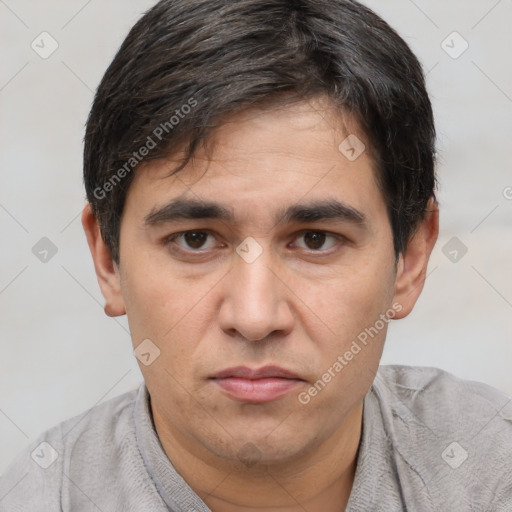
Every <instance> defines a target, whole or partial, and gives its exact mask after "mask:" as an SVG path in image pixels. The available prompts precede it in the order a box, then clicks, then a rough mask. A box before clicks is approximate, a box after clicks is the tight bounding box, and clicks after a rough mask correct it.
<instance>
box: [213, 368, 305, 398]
mask: <svg viewBox="0 0 512 512" xmlns="http://www.w3.org/2000/svg"><path fill="white" fill-rule="evenodd" d="M210 380H211V381H213V382H214V383H215V384H216V385H217V386H219V388H220V389H221V390H222V391H223V392H224V393H225V394H226V395H228V396H229V397H230V398H232V399H234V400H237V401H239V402H248V403H264V402H272V401H274V400H278V399H279V398H282V397H283V396H285V395H287V394H288V393H290V392H291V391H293V390H294V389H295V388H296V387H297V386H299V385H300V384H301V383H304V380H303V379H301V378H300V377H299V376H298V375H296V374H295V373H293V372H291V371H289V370H286V369H284V368H280V367H279V366H264V367H261V368H255V369H252V368H247V367H245V366H237V367H234V368H227V369H226V370H223V371H221V372H219V373H217V374H216V375H214V376H213V377H211V378H210Z"/></svg>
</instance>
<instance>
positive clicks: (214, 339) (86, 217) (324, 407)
mask: <svg viewBox="0 0 512 512" xmlns="http://www.w3.org/2000/svg"><path fill="white" fill-rule="evenodd" d="M434 139H435V132H434V125H433V116H432V110H431V105H430V101H429V99H428V95H427V93H426V91H425V85H424V79H423V75H422V71H421V67H420V65H419V63H418V61H417V59H416V58H415V57H414V55H413V54H412V53H411V51H410V50H409V48H408V47H407V45H406V44H405V43H404V41H403V40H402V39H400V37H399V36H398V35H397V34H396V33H395V32H394V31H393V30H392V29H391V28H390V27H389V26H388V25H387V24H386V23H385V22H384V21H382V20H381V19H380V18H379V17H377V16H376V15H375V14H374V13H373V12H371V11H370V10H368V9H367V8H365V7H363V6H362V5H360V4H358V3H356V2H354V1H348V0H329V1H327V0H325V1H324V0H315V1H312V0H311V1H309V0H308V1H295V2H292V1H285V0H269V1H267V2H262V1H261V0H240V1H239V0H235V1H233V0H231V1H229V2H228V1H221V0H208V1H206V0H187V1H185V0H164V1H161V2H159V3H158V4H157V5H156V6H155V7H154V8H153V9H151V10H150V11H149V12H148V13H147V14H146V15H145V16H144V17H143V18H142V19H141V20H140V21H139V22H138V23H137V24H136V25H135V26H134V28H133V29H132V31H131V32H130V34H129V35H128V37H127V38H126V40H125V41H124V43H123V45H122V46H121V48H120V50H119V52H118V54H117V55H116V57H115V59H114V61H113V62H112V64H111V65H110V67H109V69H108V70H107V72H106V74H105V76H104V78H103V80H102V82H101V84H100V86H99V88H98V91H97V94H96V97H95V100H94V104H93V106H92V110H91V114H90V116H89V119H88V123H87V132H86V137H85V151H84V179H85V185H86V190H87V197H88V201H89V204H88V205H87V207H86V208H85V209H84V212H83V216H82V222H83V226H84V229H85V233H86V236H87V240H88V242H89V247H90V249H91V253H92V257H93V259H94V264H95V269H96V273H97V276H98V281H99V285H100V287H101V291H102V293H103V296H104V298H105V312H106V313H107V314H108V315H110V316H118V315H123V314H125V313H126V314H127V316H128V320H129V324H130V331H131V335H132V340H133V346H134V350H135V355H136V356H137V358H138V360H139V362H140V367H141V370H142V373H143V375H144V381H145V383H144V384H143V385H142V386H141V387H140V389H139V390H138V391H137V392H133V393H127V394H125V395H123V396H120V397H118V398H115V399H113V400H110V401H109V402H106V403H104V404H102V405H100V406H97V407H95V408H94V409H92V410H90V411H88V412H86V413H84V414H83V415H82V416H80V417H78V418H74V419H72V420H69V421H67V422H64V423H63V424H61V425H59V426H57V427H55V428H54V429H52V430H50V431H48V432H46V433H45V434H43V436H42V437H41V438H40V439H39V440H38V441H37V442H36V443H35V444H34V445H33V446H31V447H30V448H29V450H28V451H27V452H26V453H24V454H22V455H21V456H20V458H19V459H18V460H17V461H16V462H15V463H14V464H13V466H12V467H11V468H10V470H8V472H7V474H6V475H5V476H4V478H3V479H2V483H1V485H0V488H1V489H0V490H1V492H0V496H3V499H2V501H0V509H1V510H2V511H4V510H5V511H19V510H27V511H28V510H30V511H36V510H40V511H45V512H52V511H58V510H73V511H79V510H80V511H81V510H84V511H85V510H91V511H92V510H100V511H104V512H106V511H138V510H140V511H166V510H172V511H207V510H212V511H214V512H230V511H244V510H251V511H283V512H292V511H312V512H313V511H322V512H331V511H340V510H346V511H369V510H383V511H395V510H413V511H441V510H442V511H445V510H446V511H447V510H462V511H466V510H478V511H480V510H481V511H483V510H493V511H497V510H501V511H505V510H512V464H511V460H512V458H511V456H512V421H511V418H512V403H511V400H510V398H508V397H506V396H505V395H502V394H501V393H499V392H498V391H496V390H493V389H492V388H489V387H487V386H485V385H483V384H477V383H472V382H466V381H461V380H459V379H457V378H455V377H452V376H450V375H448V374H446V373H444V372H442V371H440V370H436V369H433V368H409V367H382V368H379V360H380V356H381V353H382V349H383V344H384V340H385V337H386V330H387V326H388V324H389V322H390V321H391V320H394V319H400V318H403V317H405V316H407V315H408V314H409V312H410V311H411V310H412V308H413V306H414V304H415V301H416V300H417V298H418V296H419V294H420V292H421V290H422V288H423V283H424V280H425V275H426V268H427V263H428V259H429V256H430V253H431V251H432V248H433V246H434V244H435V241H436V237H437V232H438V208H437V204H436V201H435V176H434V153H435V148H434ZM34 450H35V451H34ZM30 454H32V456H31V455H30ZM37 458H40V459H41V460H42V461H44V463H42V462H41V460H40V461H39V462H38V461H37Z"/></svg>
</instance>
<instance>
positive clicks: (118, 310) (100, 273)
mask: <svg viewBox="0 0 512 512" xmlns="http://www.w3.org/2000/svg"><path fill="white" fill-rule="evenodd" d="M82 226H83V227H84V231H85V236H86V237H87V243H88V244H89V249H90V251H91V255H92V259H93V261H94V269H95V270H96V276H97V277H98V283H99V285H100V289H101V293H102V294H103V297H104V298H105V313H106V314H107V315H108V316H120V315H124V314H125V313H126V309H125V306H124V301H123V296H122V294H121V280H120V275H119V268H118V266H117V265H116V263H115V262H114V261H113V260H112V255H111V254H110V249H109V248H108V247H107V245H106V244H105V242H104V241H103V237H102V236H101V232H100V227H99V224H98V221H97V219H96V217H95V215H94V214H93V212H92V208H91V205H90V204H87V206H86V207H85V208H84V210H83V212H82Z"/></svg>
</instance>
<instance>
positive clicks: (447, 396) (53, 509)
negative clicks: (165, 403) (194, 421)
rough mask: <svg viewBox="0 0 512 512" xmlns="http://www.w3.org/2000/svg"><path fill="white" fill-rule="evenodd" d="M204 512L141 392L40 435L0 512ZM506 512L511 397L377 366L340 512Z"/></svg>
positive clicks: (12, 472)
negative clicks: (178, 469) (174, 462)
mask: <svg viewBox="0 0 512 512" xmlns="http://www.w3.org/2000/svg"><path fill="white" fill-rule="evenodd" d="M169 510H171V511H175V512H178V511H184V512H190V511H209V510H210V509H209V508H208V507H207V506H206V505H205V504H204V502H203V501H202V500H201V499H200V498H199V497H198V496H197V495H196V494H195V493H194V491H193V490H192V489H191V488H190V487H189V486H188V485H187V483H186V482H185V481H184V480H183V479H182V478H181V476H180V475H179V474H178V473H177V472H176V470H175V469H174V468H173V466H172V464H171V462H170V461H169V459H168V458H167V456H166V454H165V453H164V451H163V449H162V446H161V444H160V441H159V439H158V436H157V434H156V432H155V429H154V426H153V422H152V417H151V409H150V405H149V397H148V392H147V389H146V387H145V385H144V384H142V385H141V387H140V388H139V390H138V391H133V392H130V393H126V394H124V395H122V396H119V397H117V398H114V399H112V400H110V401H108V402H105V403H103V404H101V405H99V406H96V407H94V408H92V409H90V410H89V411H87V412H85V413H83V414H82V415H80V416H77V417H76V418H73V419H70V420H67V421H65V422H63V423H61V424H60V425H58V426H56V427H54V428H52V429H51V430H49V431H47V432H46V433H44V434H43V435H42V436H41V437H40V438H39V439H38V440H37V441H35V442H34V443H33V444H32V445H31V446H30V447H29V448H28V449H27V450H26V451H25V452H24V453H22V454H21V455H20V456H19V457H18V458H17V460H15V461H14V463H13V464H12V465H11V466H10V468H9V469H8V470H7V472H6V473H5V475H4V476H3V477H2V479H1V480H0V511H1V512H18V511H27V512H28V511H30V512H57V511H73V512H89V511H90V512H93V511H94V512H114V511H116V512H137V511H140V512H167V511H169ZM402 510H407V511H421V512H430V511H442V512H447V511H457V512H459V511H460V512H466V511H478V512H484V511H488V512H500V511H502V512H505V511H506V512H511V511H512V399H511V398H510V397H507V396H506V395H504V394H502V393H500V392H499V391H497V390H495V389H493V388H491V387H489V386H487V385H484V384H480V383H476V382H470V381H465V380H461V379H457V378H456V377H453V376H452V375H450V374H448V373H446V372H443V371H441V370H438V369H435V368H418V367H406V366H381V367H380V369H379V372H378V374H377V377H376V378H375V381H374V383H373V385H372V387H371V389H370V391H369V392H368V393H367V395H366V397H365V399H364V403H363V431H362V436H361V443H360V447H359V451H358V459H357V468H356V475H355V480H354V485H353V488H352V492H351V495H350V498H349V502H348V505H347V508H346V511H347V512H348V511H350V512H369V511H384V512H394V511H402Z"/></svg>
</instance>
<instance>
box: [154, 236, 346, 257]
mask: <svg viewBox="0 0 512 512" xmlns="http://www.w3.org/2000/svg"><path fill="white" fill-rule="evenodd" d="M188 233H206V234H207V235H210V236H212V237H213V238H215V236H214V235H213V234H212V233H211V232H210V231H208V230H205V229H190V230H187V231H180V232H179V233H173V234H172V235H170V236H168V237H166V238H165V239H164V240H163V243H164V245H166V246H169V245H171V244H174V242H175V241H176V240H177V239H178V238H180V237H183V236H184V235H186V234H188ZM308 233H317V234H323V235H326V237H328V238H332V239H335V240H337V241H338V243H337V244H336V245H335V246H334V247H332V248H330V249H324V250H314V249H309V250H308V249H303V250H304V251H306V253H307V254H316V255H325V254H330V253H331V252H332V251H333V250H336V248H337V247H339V245H340V244H341V245H345V244H347V243H348V242H349V241H348V239H347V238H346V237H344V236H342V235H336V234H333V233H329V232H328V231H322V230H314V229H309V230H303V231H300V232H299V233H298V234H297V235H296V236H295V237H294V241H296V240H297V239H299V238H300V237H302V236H304V235H306V234H308ZM174 250H176V251H177V252H181V253H183V254H187V255H197V256H201V255H205V254H206V253H207V252H208V251H209V250H210V249H186V248H183V247H181V246H180V245H179V244H176V247H175V249H174Z"/></svg>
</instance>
